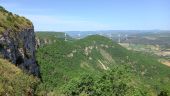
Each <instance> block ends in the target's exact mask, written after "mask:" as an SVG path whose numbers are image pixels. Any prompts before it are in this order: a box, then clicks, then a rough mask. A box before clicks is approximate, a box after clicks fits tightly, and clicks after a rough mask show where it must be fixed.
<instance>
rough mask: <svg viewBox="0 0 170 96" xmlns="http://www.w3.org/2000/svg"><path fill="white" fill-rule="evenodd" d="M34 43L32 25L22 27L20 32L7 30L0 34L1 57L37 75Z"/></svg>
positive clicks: (37, 68)
mask: <svg viewBox="0 0 170 96" xmlns="http://www.w3.org/2000/svg"><path fill="white" fill-rule="evenodd" d="M35 45H36V42H35V34H34V28H33V27H32V28H26V29H23V30H22V31H21V32H12V31H10V30H7V31H5V32H3V33H2V34H1V35H0V46H1V48H0V49H1V54H2V55H3V57H4V58H6V59H9V60H10V61H11V62H12V63H14V64H16V65H17V66H19V67H20V68H22V69H24V70H26V71H27V72H29V73H31V74H34V75H36V76H39V67H38V65H37V64H36V59H35Z"/></svg>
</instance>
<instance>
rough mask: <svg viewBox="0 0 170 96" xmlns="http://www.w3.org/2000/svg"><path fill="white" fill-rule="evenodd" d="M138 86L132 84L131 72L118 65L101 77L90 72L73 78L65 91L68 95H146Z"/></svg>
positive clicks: (64, 88) (65, 87)
mask: <svg viewBox="0 0 170 96" xmlns="http://www.w3.org/2000/svg"><path fill="white" fill-rule="evenodd" d="M138 87H139V85H138V86H136V85H132V84H131V80H130V74H128V73H127V72H125V70H122V69H120V68H118V67H117V68H115V69H112V70H110V71H108V72H106V73H105V74H103V75H101V76H99V77H94V76H91V75H89V74H88V75H83V76H82V77H81V78H80V79H78V80H77V79H75V80H71V81H70V82H69V83H68V84H65V85H64V87H63V92H64V93H65V94H66V96H82V95H83V96H132V95H133V96H146V95H147V93H146V92H145V91H144V90H140V89H139V88H138Z"/></svg>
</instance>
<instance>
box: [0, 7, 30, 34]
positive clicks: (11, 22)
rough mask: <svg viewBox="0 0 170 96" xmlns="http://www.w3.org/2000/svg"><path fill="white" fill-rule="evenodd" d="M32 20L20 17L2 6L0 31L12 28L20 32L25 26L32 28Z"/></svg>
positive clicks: (11, 29) (0, 10)
mask: <svg viewBox="0 0 170 96" xmlns="http://www.w3.org/2000/svg"><path fill="white" fill-rule="evenodd" d="M32 26H33V25H32V22H31V21H30V20H28V19H26V18H25V17H20V16H18V15H17V14H13V13H11V12H8V11H7V10H5V9H4V8H3V7H2V6H0V33H2V32H4V31H6V30H10V31H14V32H20V31H21V30H22V29H24V28H31V27H32Z"/></svg>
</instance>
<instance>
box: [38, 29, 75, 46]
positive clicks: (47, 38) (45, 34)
mask: <svg viewBox="0 0 170 96" xmlns="http://www.w3.org/2000/svg"><path fill="white" fill-rule="evenodd" d="M65 35H66V36H65ZM65 38H66V40H69V41H70V40H73V38H71V37H70V36H69V35H67V34H65V33H64V32H51V31H37V32H36V40H37V44H38V46H43V45H48V44H53V43H55V42H56V40H65Z"/></svg>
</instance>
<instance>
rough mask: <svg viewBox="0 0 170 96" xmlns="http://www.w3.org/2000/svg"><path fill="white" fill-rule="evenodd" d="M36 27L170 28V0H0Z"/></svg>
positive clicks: (4, 5)
mask: <svg viewBox="0 0 170 96" xmlns="http://www.w3.org/2000/svg"><path fill="white" fill-rule="evenodd" d="M0 5H2V6H3V7H5V8H6V9H7V10H9V11H12V12H14V13H16V14H19V15H22V16H25V17H27V18H29V19H30V20H31V21H32V22H33V23H34V26H35V30H53V31H71V30H81V31H85V30H86V31H87V30H137V29H139V30H150V29H151V30H152V29H163V30H170V0H0Z"/></svg>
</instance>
